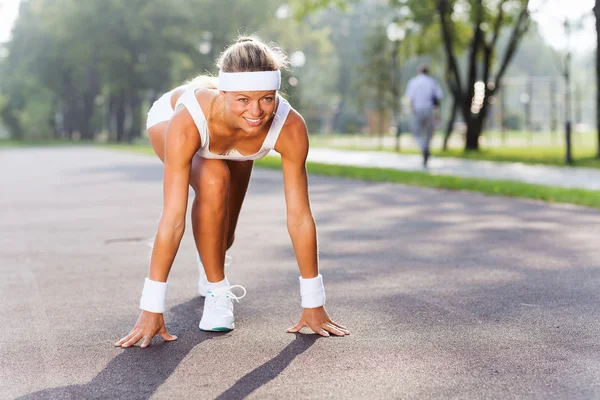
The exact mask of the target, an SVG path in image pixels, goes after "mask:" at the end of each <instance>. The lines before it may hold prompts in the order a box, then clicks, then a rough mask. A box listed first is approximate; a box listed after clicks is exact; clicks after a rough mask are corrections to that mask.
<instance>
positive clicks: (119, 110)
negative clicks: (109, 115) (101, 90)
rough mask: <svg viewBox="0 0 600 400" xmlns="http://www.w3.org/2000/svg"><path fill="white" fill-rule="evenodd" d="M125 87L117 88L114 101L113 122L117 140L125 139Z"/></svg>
mask: <svg viewBox="0 0 600 400" xmlns="http://www.w3.org/2000/svg"><path fill="white" fill-rule="evenodd" d="M125 97H126V96H125V89H121V90H119V93H118V94H117V99H116V100H117V101H116V103H115V122H116V125H117V126H116V128H117V129H116V130H117V142H119V143H120V142H122V141H123V140H124V139H125Z"/></svg>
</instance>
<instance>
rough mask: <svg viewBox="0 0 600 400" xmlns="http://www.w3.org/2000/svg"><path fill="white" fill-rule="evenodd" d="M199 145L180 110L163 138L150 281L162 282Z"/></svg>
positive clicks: (178, 239)
mask: <svg viewBox="0 0 600 400" xmlns="http://www.w3.org/2000/svg"><path fill="white" fill-rule="evenodd" d="M190 121H191V124H190ZM199 147H200V135H199V134H198V131H197V129H196V127H195V125H194V124H193V121H192V119H191V117H190V115H189V113H188V112H187V110H182V111H181V112H179V113H177V114H176V115H175V116H174V117H173V119H172V120H171V122H170V123H169V127H168V129H167V136H166V138H165V153H164V154H165V166H164V180H163V212H162V216H161V218H160V222H159V225H158V231H157V233H156V238H155V239H154V247H153V249H152V258H151V260H150V272H149V274H148V277H149V278H150V279H151V280H153V281H159V282H166V280H167V276H168V275H169V271H170V269H171V265H172V264H173V260H174V259H175V255H176V254H177V249H178V248H179V244H180V242H181V238H182V237H183V233H184V230H185V214H186V210H187V200H188V190H189V183H190V173H191V169H192V159H193V157H194V154H195V153H196V151H197V150H198V148H199Z"/></svg>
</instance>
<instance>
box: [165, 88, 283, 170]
mask: <svg viewBox="0 0 600 400" xmlns="http://www.w3.org/2000/svg"><path fill="white" fill-rule="evenodd" d="M197 89H199V88H198V87H195V88H190V89H188V90H186V91H185V92H183V94H182V95H181V96H180V97H179V99H178V100H177V103H176V104H175V109H177V107H179V105H183V106H184V107H186V108H187V110H188V112H189V113H190V115H191V116H192V118H193V119H194V123H195V124H196V127H197V128H198V132H200V140H201V142H202V144H201V145H200V149H198V151H197V152H196V154H198V155H199V156H200V157H203V158H215V159H221V160H233V161H246V160H258V159H261V158H263V157H264V156H266V155H267V154H268V153H269V152H270V151H271V150H273V149H274V148H275V143H276V142H277V138H278V137H279V133H280V132H281V128H283V124H284V123H285V120H286V119H287V116H288V114H289V112H290V109H291V106H290V103H288V102H287V100H285V99H284V98H283V97H281V96H279V95H277V98H278V99H279V105H278V106H277V111H276V113H275V115H274V116H273V122H272V123H271V127H270V128H269V132H268V133H267V136H266V138H265V141H264V142H263V144H262V146H261V147H260V149H259V150H258V151H257V152H256V153H254V154H251V155H243V154H241V153H240V152H239V151H237V150H236V149H231V150H229V151H228V152H227V153H225V154H214V153H211V152H210V150H209V144H210V134H209V132H208V121H207V120H206V116H205V115H204V112H203V111H202V108H201V107H200V104H199V103H198V99H197V98H196V90H197Z"/></svg>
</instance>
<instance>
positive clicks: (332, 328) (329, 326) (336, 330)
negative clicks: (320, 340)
mask: <svg viewBox="0 0 600 400" xmlns="http://www.w3.org/2000/svg"><path fill="white" fill-rule="evenodd" d="M322 328H323V329H325V330H326V331H328V332H331V333H333V334H334V335H335V336H346V334H345V333H344V332H343V331H342V330H340V329H339V328H337V327H336V326H334V325H332V324H328V323H325V324H323V325H322Z"/></svg>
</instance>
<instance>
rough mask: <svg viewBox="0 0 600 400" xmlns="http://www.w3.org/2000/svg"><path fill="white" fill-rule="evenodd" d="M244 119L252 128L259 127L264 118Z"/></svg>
mask: <svg viewBox="0 0 600 400" xmlns="http://www.w3.org/2000/svg"><path fill="white" fill-rule="evenodd" d="M244 119H245V120H246V122H248V125H250V126H259V125H260V124H261V122H262V120H263V119H262V118H257V119H253V118H248V117H244Z"/></svg>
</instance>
